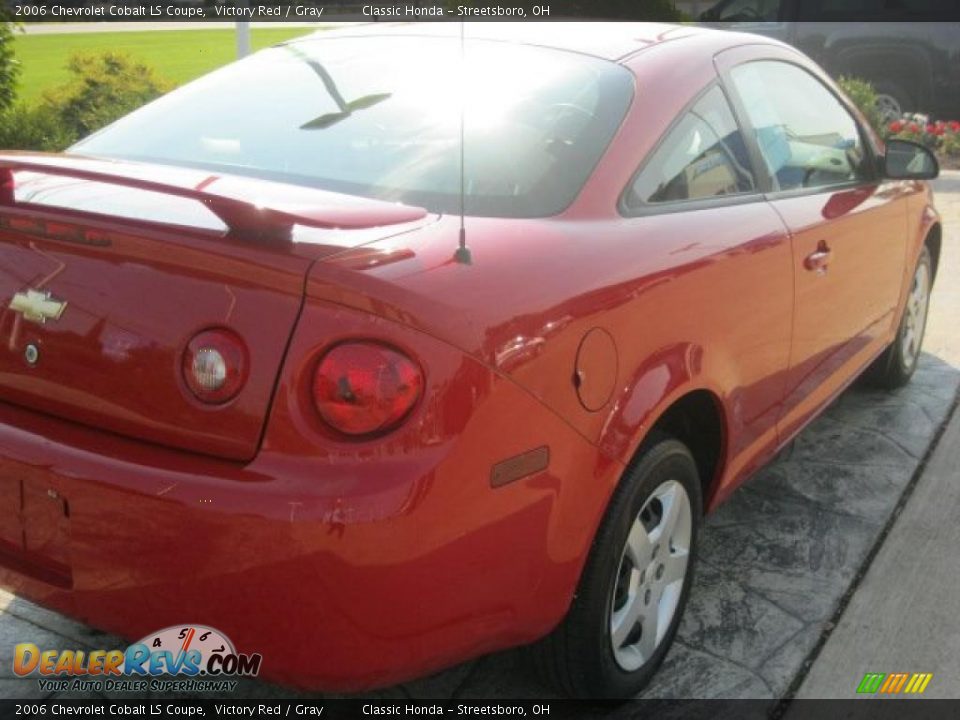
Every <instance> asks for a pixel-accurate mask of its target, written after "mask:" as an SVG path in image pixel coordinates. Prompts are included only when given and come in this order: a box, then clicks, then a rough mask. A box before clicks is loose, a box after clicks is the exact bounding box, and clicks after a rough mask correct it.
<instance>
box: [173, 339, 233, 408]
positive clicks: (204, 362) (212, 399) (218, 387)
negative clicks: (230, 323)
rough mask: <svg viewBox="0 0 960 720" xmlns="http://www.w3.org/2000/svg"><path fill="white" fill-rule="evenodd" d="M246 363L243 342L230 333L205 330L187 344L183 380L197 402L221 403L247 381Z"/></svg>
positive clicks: (184, 355) (229, 398)
mask: <svg viewBox="0 0 960 720" xmlns="http://www.w3.org/2000/svg"><path fill="white" fill-rule="evenodd" d="M248 365H249V362H248V360H247V348H246V346H245V345H244V344H243V340H241V339H240V337H239V336H238V335H237V334H236V333H234V332H231V331H230V330H223V329H216V330H204V331H203V332H201V333H198V334H197V335H195V336H194V338H193V339H192V340H191V341H190V342H189V343H188V344H187V349H186V351H185V352H184V354H183V379H184V382H186V384H187V387H188V388H190V391H191V392H192V393H193V394H194V395H196V396H197V399H199V400H202V401H203V402H205V403H224V402H227V400H231V399H232V398H234V397H235V396H236V394H237V393H238V392H240V388H242V387H243V384H244V383H245V382H246V381H247V373H248V370H249V368H248Z"/></svg>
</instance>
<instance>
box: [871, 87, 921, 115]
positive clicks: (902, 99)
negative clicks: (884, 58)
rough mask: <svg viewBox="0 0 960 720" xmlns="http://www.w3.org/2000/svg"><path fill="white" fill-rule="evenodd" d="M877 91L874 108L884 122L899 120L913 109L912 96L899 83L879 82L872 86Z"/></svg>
mask: <svg viewBox="0 0 960 720" xmlns="http://www.w3.org/2000/svg"><path fill="white" fill-rule="evenodd" d="M873 86H874V89H875V90H876V91H877V100H876V108H877V112H878V113H879V114H880V117H881V118H883V120H885V121H886V122H892V121H894V120H899V119H900V118H901V117H903V114H904V113H906V112H910V111H912V110H913V109H914V102H913V96H912V95H911V94H910V92H909V91H908V90H907V89H906V88H905V87H904V86H903V85H902V84H901V83H899V82H894V81H892V80H880V81H878V82H875V83H874V84H873Z"/></svg>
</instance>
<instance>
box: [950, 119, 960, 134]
mask: <svg viewBox="0 0 960 720" xmlns="http://www.w3.org/2000/svg"><path fill="white" fill-rule="evenodd" d="M947 127H949V128H950V132H960V122H957V121H956V120H951V121H950V122H948V123H947Z"/></svg>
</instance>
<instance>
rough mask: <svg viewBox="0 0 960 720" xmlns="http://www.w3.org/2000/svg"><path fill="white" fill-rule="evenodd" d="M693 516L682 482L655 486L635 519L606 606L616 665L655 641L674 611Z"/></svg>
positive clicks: (632, 665) (641, 654)
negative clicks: (610, 600)
mask: <svg viewBox="0 0 960 720" xmlns="http://www.w3.org/2000/svg"><path fill="white" fill-rule="evenodd" d="M692 528H693V519H692V512H691V506H690V498H689V496H688V495H687V491H686V490H685V489H684V487H683V485H681V484H680V483H679V482H677V481H675V480H668V481H667V482H664V483H662V484H661V485H659V486H658V487H657V488H656V489H655V490H654V491H653V493H652V494H651V495H650V497H649V498H648V499H647V501H646V502H645V503H644V505H643V507H642V508H641V510H640V512H639V514H638V515H637V516H636V518H635V519H634V522H633V524H632V525H631V527H630V532H629V534H628V536H627V541H626V544H625V546H624V548H623V551H622V554H621V558H620V566H619V569H618V571H617V575H616V579H615V585H614V591H613V600H612V607H611V609H610V642H611V644H612V647H613V656H614V658H615V659H616V661H617V664H618V665H619V666H620V667H621V668H622V669H623V670H626V671H627V672H632V671H634V670H636V669H638V668H640V667H641V666H642V665H643V664H644V663H646V662H647V661H648V660H649V659H650V658H651V657H653V654H654V652H656V649H657V648H658V647H659V646H660V644H661V643H662V641H663V638H664V636H665V635H666V633H667V630H668V628H669V627H670V624H671V622H672V621H673V617H674V615H675V614H676V612H677V607H678V605H679V602H680V595H681V592H682V590H683V581H684V578H685V577H686V574H687V566H688V561H689V557H690V541H691V537H692Z"/></svg>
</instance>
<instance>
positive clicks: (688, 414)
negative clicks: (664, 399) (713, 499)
mask: <svg viewBox="0 0 960 720" xmlns="http://www.w3.org/2000/svg"><path fill="white" fill-rule="evenodd" d="M657 432H660V433H666V434H667V435H671V436H673V437H675V438H676V439H677V440H679V441H680V442H682V443H683V444H684V445H686V446H687V448H689V450H690V453H691V454H692V455H693V459H694V460H695V461H696V463H697V470H698V471H699V473H700V485H701V487H702V489H703V504H704V507H706V506H707V504H708V503H709V500H710V490H711V488H712V487H713V484H714V482H713V481H714V480H715V479H716V477H717V471H718V470H719V469H720V462H721V458H722V455H723V438H724V431H723V417H722V415H721V413H720V402H719V400H718V399H717V398H716V397H715V396H714V395H713V394H712V393H710V392H709V391H707V390H694V391H693V392H690V393H688V394H687V395H684V396H683V397H682V398H680V399H679V400H677V401H675V402H674V403H673V405H671V406H670V407H669V408H667V410H666V412H664V413H663V414H662V415H661V416H660V417H659V418H658V419H657V421H656V423H654V425H653V427H652V428H651V430H650V433H648V437H649V436H652V435H655V434H657Z"/></svg>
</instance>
